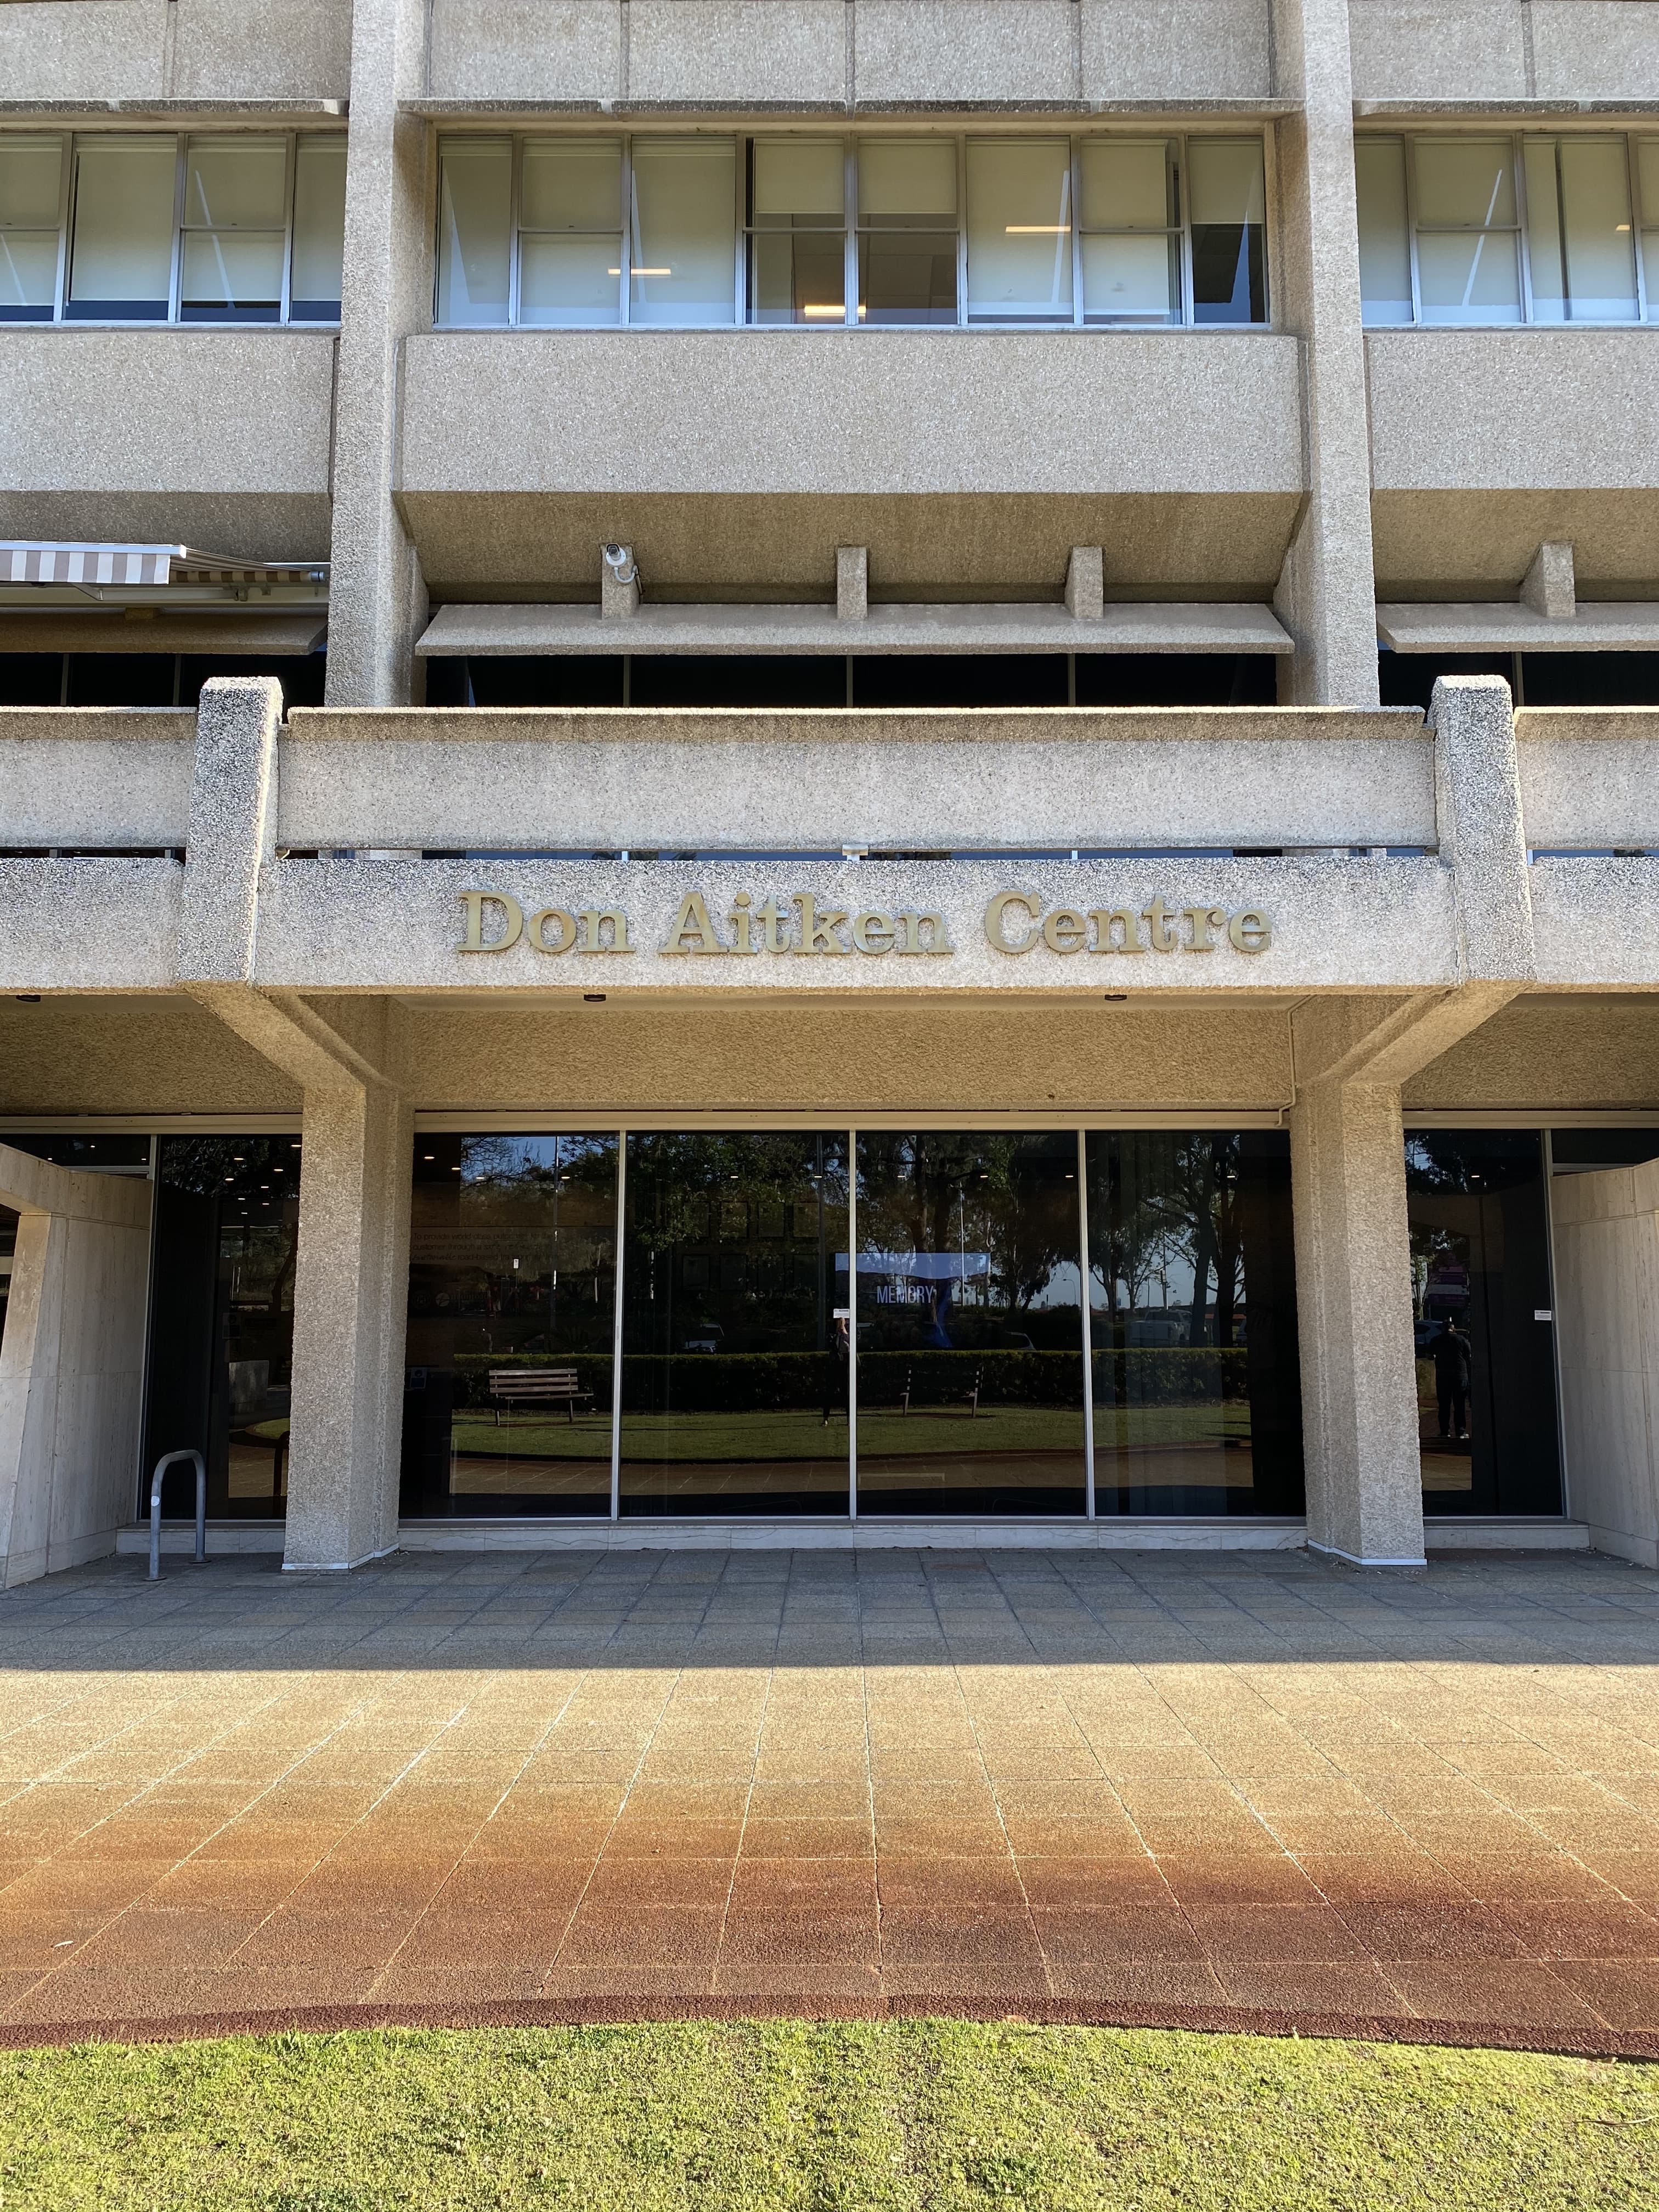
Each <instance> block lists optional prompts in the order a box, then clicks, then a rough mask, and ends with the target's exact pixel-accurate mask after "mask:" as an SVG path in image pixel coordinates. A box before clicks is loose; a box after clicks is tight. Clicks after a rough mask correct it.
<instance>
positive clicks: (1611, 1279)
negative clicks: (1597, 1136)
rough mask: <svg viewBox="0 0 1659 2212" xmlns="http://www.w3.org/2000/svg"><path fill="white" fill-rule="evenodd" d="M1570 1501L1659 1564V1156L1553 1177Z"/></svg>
mask: <svg viewBox="0 0 1659 2212" xmlns="http://www.w3.org/2000/svg"><path fill="white" fill-rule="evenodd" d="M1550 1207H1551V1215H1552V1225H1553V1231H1554V1244H1555V1250H1554V1260H1555V1328H1556V1342H1557V1346H1558V1356H1559V1360H1560V1366H1561V1425H1562V1431H1563V1440H1564V1443H1565V1447H1566V1463H1567V1464H1566V1475H1567V1503H1568V1510H1570V1511H1571V1513H1572V1515H1573V1516H1574V1517H1575V1518H1576V1519H1577V1520H1580V1521H1586V1522H1589V1528H1590V1541H1591V1542H1592V1543H1593V1544H1594V1545H1595V1546H1596V1547H1597V1548H1598V1550H1601V1551H1604V1552H1614V1553H1618V1554H1619V1555H1620V1557H1621V1558H1624V1559H1636V1560H1638V1561H1639V1562H1640V1563H1641V1565H1643V1566H1644V1567H1654V1566H1659V1164H1655V1163H1654V1162H1652V1161H1649V1162H1648V1163H1647V1164H1646V1165H1645V1166H1643V1167H1637V1168H1609V1169H1607V1170H1605V1171H1604V1172H1602V1173H1601V1174H1597V1175H1559V1176H1553V1177H1552V1178H1551V1185H1550Z"/></svg>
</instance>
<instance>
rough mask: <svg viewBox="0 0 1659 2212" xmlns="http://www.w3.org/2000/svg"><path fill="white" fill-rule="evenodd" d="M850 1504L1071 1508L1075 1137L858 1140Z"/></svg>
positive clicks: (1077, 1283)
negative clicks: (854, 1457)
mask: <svg viewBox="0 0 1659 2212" xmlns="http://www.w3.org/2000/svg"><path fill="white" fill-rule="evenodd" d="M858 1164H859V1185H858V1252H859V1258H858V1393H859V1418H858V1506H859V1511H860V1513H861V1514H865V1515H878V1514H884V1513H885V1514H927V1515H929V1516H933V1515H939V1514H957V1513H966V1514H972V1513H985V1514H1006V1513H1081V1512H1083V1511H1084V1510H1085V1504H1086V1500H1087V1486H1086V1477H1085V1463H1084V1410H1083V1310H1082V1287H1081V1286H1082V1271H1081V1267H1080V1264H1079V1261H1080V1253H1081V1246H1080V1244H1079V1222H1078V1164H1079V1155H1078V1141H1077V1136H1076V1133H1075V1132H1074V1131H1072V1130H1063V1131H1057V1132H1054V1133H1042V1134H1036V1135H1030V1136H970V1135H957V1134H944V1133H919V1134H916V1135H914V1136H913V1135H895V1134H889V1133H885V1132H882V1133H866V1134H860V1138H859V1140H858Z"/></svg>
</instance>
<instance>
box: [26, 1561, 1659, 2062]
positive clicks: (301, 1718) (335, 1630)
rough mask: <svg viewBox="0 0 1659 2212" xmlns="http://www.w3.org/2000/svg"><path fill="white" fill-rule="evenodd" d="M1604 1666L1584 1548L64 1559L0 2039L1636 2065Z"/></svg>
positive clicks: (1634, 1972)
mask: <svg viewBox="0 0 1659 2212" xmlns="http://www.w3.org/2000/svg"><path fill="white" fill-rule="evenodd" d="M1656 1663H1659V1577H1655V1576H1652V1575H1650V1574H1647V1573H1644V1572H1643V1571H1640V1570H1638V1569H1635V1568H1632V1567H1628V1566H1625V1565H1620V1564H1619V1563H1617V1562H1615V1561H1613V1560H1609V1559H1599V1558H1595V1557H1588V1556H1581V1557H1578V1558H1569V1559H1554V1560H1550V1559H1532V1560H1527V1559H1518V1558H1511V1559H1488V1560H1485V1561H1481V1562H1468V1561H1461V1562H1460V1561H1449V1562H1448V1563H1446V1564H1437V1565H1434V1566H1433V1567H1431V1570H1430V1571H1429V1573H1428V1574H1427V1575H1426V1576H1421V1577H1412V1576H1403V1577H1382V1576H1364V1575H1356V1574H1352V1573H1348V1572H1345V1571H1340V1570H1338V1569H1334V1568H1332V1567H1328V1566H1325V1565H1320V1564H1317V1563H1316V1562H1315V1561H1313V1560H1311V1559H1309V1558H1308V1557H1306V1556H1304V1555H1302V1554H1298V1553H1260V1554H1255V1555H1250V1554H1242V1553H1241V1554H1233V1555H1231V1556H1214V1555H1209V1556H1193V1555H1188V1556H1182V1555H1180V1554H1170V1553H1164V1554H1146V1553H1142V1554H1133V1555H1118V1556H1115V1557H1114V1556H1111V1555H1103V1554H1099V1553H1094V1554H1085V1553H1065V1552H1053V1553H1034V1552H1024V1551H1018V1552H1013V1551H1011V1552H1000V1553H943V1552H934V1553H914V1552H893V1553H878V1552H865V1553H857V1554H854V1553H799V1554H795V1555H793V1556H792V1555H789V1554H787V1553H747V1554H744V1553H732V1554H727V1553H623V1554H617V1553H612V1554H611V1555H610V1556H608V1557H607V1556H602V1555H599V1554H596V1553H557V1554H529V1553H526V1554H516V1555H514V1554H507V1555H496V1556H490V1557H488V1558H486V1557H482V1556H457V1555H437V1556H424V1557H416V1556H406V1557H402V1558H398V1559H392V1560H390V1561H387V1562H386V1563H385V1564H384V1565H380V1566H377V1567H374V1568H370V1569H367V1570H364V1571H362V1572H360V1573H358V1574H356V1575H353V1576H351V1577H295V1576H286V1577H285V1576H283V1575H281V1574H279V1573H278V1572H276V1571H275V1568H274V1566H270V1565H264V1563H259V1562H253V1561H248V1560H241V1561H225V1562H222V1563H215V1564H212V1565H209V1566H208V1567H206V1568H195V1567H192V1566H191V1565H190V1564H189V1563H188V1561H185V1560H171V1561H169V1562H168V1565H167V1575H166V1577H165V1579H164V1580H163V1581H162V1582H161V1583H160V1584H159V1585H158V1586H156V1587H155V1588H151V1587H149V1585H148V1584H147V1583H145V1582H144V1580H143V1562H142V1561H140V1560H126V1559H122V1560H118V1561H113V1560H112V1561H106V1562H103V1563H101V1564H100V1565H97V1566H94V1567H89V1568H87V1569H85V1570H82V1571H77V1572H75V1573H71V1574H64V1575H58V1576H54V1577H52V1578H51V1579H50V1580H48V1581H46V1582H41V1583H33V1584H32V1585H30V1586H28V1587H27V1588H26V1589H19V1590H15V1591H12V1592H10V1593H9V1594H8V1595H5V1596H4V1597H3V1598H0V2039H7V2038H9V2039H12V2040H18V2039H27V2038H28V2037H31V2036H33V2037H38V2036H39V2035H40V2033H41V2032H42V2031H43V2030H44V2029H46V2028H48V2027H58V2026H63V2025H65V2024H74V2025H76V2026H82V2027H86V2026H102V2027H109V2026H112V2025H118V2024H119V2023H122V2022H137V2021H169V2022H172V2023H174V2024H175V2025H176V2024H179V2023H185V2024H186V2025H198V2026H199V2025H204V2024H206V2023H208V2022H210V2021H212V2022H216V2023H223V2022H225V2021H231V2020H241V2021H246V2020H247V2019H250V2018H252V2019H256V2020H265V2021H272V2020H274V2019H276V2018H280V2017H289V2016H295V2015H307V2016H318V2017H320V2016H322V2015H325V2014H326V2015H333V2016H337V2017H345V2018H366V2017H373V2016H376V2015H379V2016H386V2017H406V2018H421V2017H440V2018H441V2017H461V2016H475V2015H477V2014H478V2013H479V2012H480V2011H484V2012H488V2011H489V2009H490V2008H496V2009H497V2010H498V2011H499V2012H500V2014H501V2016H506V2017H549V2018H557V2017H592V2016H609V2017H617V2016H619V2015H629V2013H634V2014H646V2013H650V2014H655V2013H660V2012H665V2011H666V2012H677V2011H693V2012H710V2011H718V2010H722V2009H726V2010H739V2011H741V2010H745V2009H755V2008H762V2009H770V2010H776V2009H785V2010H805V2011H813V2012H833V2011H843V2010H844V2011H854V2012H859V2011H865V2012H867V2011H879V2010H881V2009H883V2008H892V2007H895V2006H897V2007H902V2008H916V2007H919V2006H926V2007H938V2008H942V2009H955V2010H961V2011H966V2012H989V2013H993V2014H1002V2013H1028V2014H1032V2015H1042V2016H1048V2017H1066V2016H1077V2017H1088V2018H1097V2019H1121V2020H1163V2021H1170V2022H1172V2023H1176V2024H1193V2025H1200V2024H1210V2025H1215V2024H1225V2023H1231V2024H1235V2025H1239V2026H1250V2025H1261V2026H1271V2025H1276V2024H1282V2023H1284V2022H1285V2021H1287V2020H1288V2021H1294V2022H1295V2023H1296V2024H1297V2026H1299V2027H1303V2028H1304V2029H1308V2028H1318V2027H1332V2026H1334V2027H1351V2026H1352V2025H1354V2024H1355V2023H1364V2024H1365V2027H1366V2029H1367V2032H1370V2033H1379V2034H1386V2033H1398V2034H1402V2035H1407V2036H1409V2035H1411V2034H1413V2033H1419V2034H1425V2035H1432V2036H1436V2037H1442V2038H1449V2039H1453V2040H1468V2041H1470V2042H1480V2041H1498V2040H1513V2041H1518V2042H1522V2043H1534V2044H1537V2045H1545V2046H1551V2047H1566V2048H1580V2049H1589V2050H1594V2049H1598V2048H1607V2049H1626V2050H1634V2051H1654V2052H1655V2053H1656V2054H1659V1672H1656ZM354 2008H370V2009H369V2011H368V2012H367V2013H363V2012H358V2011H356V2010H354ZM422 2008H435V2011H432V2012H429V2013H428V2012H423V2011H422Z"/></svg>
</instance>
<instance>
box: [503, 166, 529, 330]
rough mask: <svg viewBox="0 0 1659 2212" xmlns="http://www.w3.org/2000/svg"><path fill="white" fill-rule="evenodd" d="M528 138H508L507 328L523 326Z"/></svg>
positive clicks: (512, 328) (514, 328)
mask: <svg viewBox="0 0 1659 2212" xmlns="http://www.w3.org/2000/svg"><path fill="white" fill-rule="evenodd" d="M524 141H525V134H524V132H523V131H514V132H513V135H512V137H510V138H509V139H508V141H507V328H508V330H510V331H512V330H516V329H517V328H518V326H519V255H520V250H521V246H522V229H521V225H522V222H523V216H524V191H523V183H524Z"/></svg>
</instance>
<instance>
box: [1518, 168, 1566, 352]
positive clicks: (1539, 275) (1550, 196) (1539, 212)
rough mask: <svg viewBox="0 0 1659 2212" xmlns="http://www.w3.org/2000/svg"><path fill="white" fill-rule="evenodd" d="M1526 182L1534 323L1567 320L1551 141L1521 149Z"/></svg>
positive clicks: (1559, 197)
mask: <svg viewBox="0 0 1659 2212" xmlns="http://www.w3.org/2000/svg"><path fill="white" fill-rule="evenodd" d="M1521 159H1522V167H1523V169H1524V171H1525V173H1526V179H1527V264H1528V275H1529V276H1530V277H1531V280H1532V319H1533V320H1534V322H1535V323H1559V322H1564V321H1565V319H1566V313H1567V283H1566V270H1565V265H1564V264H1563V262H1562V258H1561V194H1560V187H1559V179H1558V178H1557V176H1556V171H1555V141H1554V139H1553V138H1528V139H1527V140H1526V141H1525V143H1523V145H1522V149H1521Z"/></svg>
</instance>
